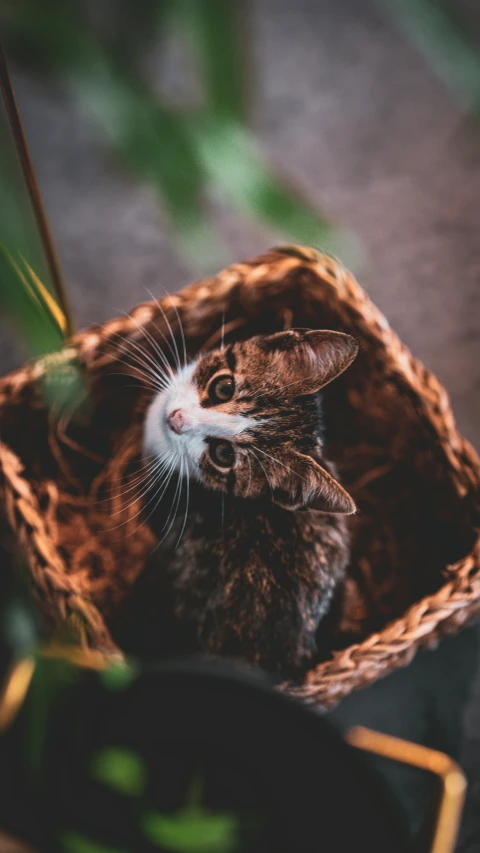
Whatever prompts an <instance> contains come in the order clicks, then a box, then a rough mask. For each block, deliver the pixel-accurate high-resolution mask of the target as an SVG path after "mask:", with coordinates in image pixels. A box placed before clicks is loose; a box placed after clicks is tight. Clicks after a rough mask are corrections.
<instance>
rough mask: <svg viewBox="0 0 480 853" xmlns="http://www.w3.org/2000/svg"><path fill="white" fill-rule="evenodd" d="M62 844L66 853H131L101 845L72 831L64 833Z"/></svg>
mask: <svg viewBox="0 0 480 853" xmlns="http://www.w3.org/2000/svg"><path fill="white" fill-rule="evenodd" d="M61 844H62V850H63V851H64V853H131V851H128V850H120V849H119V848H118V847H110V846H107V845H106V844H100V843H99V842H98V841H93V840H92V839H91V838H86V837H85V836H84V835H80V834H79V833H78V832H71V831H67V832H64V833H62V836H61Z"/></svg>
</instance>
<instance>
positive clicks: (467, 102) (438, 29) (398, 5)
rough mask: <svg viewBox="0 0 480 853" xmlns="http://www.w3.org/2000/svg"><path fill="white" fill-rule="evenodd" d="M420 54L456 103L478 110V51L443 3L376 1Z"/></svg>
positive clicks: (451, 6) (428, 0) (433, 0)
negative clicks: (398, 25) (447, 88)
mask: <svg viewBox="0 0 480 853" xmlns="http://www.w3.org/2000/svg"><path fill="white" fill-rule="evenodd" d="M379 2H380V5H381V6H382V7H383V8H385V9H387V10H388V11H389V12H390V14H391V15H392V16H393V17H394V18H395V20H397V21H398V23H399V24H400V25H401V26H402V27H403V29H404V30H405V32H406V34H407V36H408V37H409V38H410V39H411V40H412V42H413V43H414V44H415V45H416V46H417V47H418V48H419V49H420V50H421V51H422V53H423V54H424V55H425V57H426V58H427V60H428V61H429V63H430V64H431V66H432V68H433V69H434V70H435V72H436V73H437V74H438V76H439V77H440V79H441V80H443V82H444V83H446V85H447V86H448V87H449V89H450V90H451V91H452V93H453V94H454V96H455V98H456V100H457V101H458V102H459V103H460V104H461V105H463V106H464V107H465V108H466V109H467V110H470V111H471V112H475V113H476V112H478V110H479V109H480V51H479V50H478V48H477V47H476V46H475V44H474V42H473V41H472V39H471V36H470V34H469V33H468V31H467V29H466V28H465V27H464V26H463V25H462V24H461V22H460V19H459V17H458V11H459V10H458V7H457V6H456V4H455V3H454V2H451V3H450V4H447V3H446V2H445V0H443V2H441V0H379Z"/></svg>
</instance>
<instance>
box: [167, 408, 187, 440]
mask: <svg viewBox="0 0 480 853" xmlns="http://www.w3.org/2000/svg"><path fill="white" fill-rule="evenodd" d="M167 423H168V426H169V427H170V429H171V430H173V432H176V433H177V435H178V434H179V433H181V431H182V429H183V428H184V427H185V415H184V414H183V412H182V410H181V409H174V410H173V412H170V413H169V414H168V415H167Z"/></svg>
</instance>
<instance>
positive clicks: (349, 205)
mask: <svg viewBox="0 0 480 853" xmlns="http://www.w3.org/2000/svg"><path fill="white" fill-rule="evenodd" d="M467 7H469V8H470V11H471V12H472V10H473V12H472V14H476V16H477V19H478V20H477V22H478V21H480V10H479V11H477V12H476V13H475V6H474V4H472V3H469V4H465V8H467ZM477 8H478V7H477ZM252 9H253V20H252V23H251V33H252V38H253V45H252V54H253V55H252V61H253V65H254V69H255V88H254V90H253V91H252V96H253V99H252V113H253V122H254V126H255V128H256V129H257V131H258V133H259V136H260V138H261V140H262V143H263V146H264V150H265V152H266V154H267V155H268V157H269V158H270V160H271V161H273V162H274V163H275V164H276V165H277V166H278V167H280V169H281V170H282V171H283V172H284V173H285V174H286V175H287V176H289V177H290V178H291V179H293V181H294V182H295V183H296V184H297V185H298V186H299V187H301V188H303V189H304V190H305V191H306V192H307V193H308V194H309V196H310V197H311V198H312V199H313V201H314V202H316V203H317V204H318V205H319V207H320V208H321V209H322V210H324V211H325V212H326V213H327V214H328V215H329V216H330V217H331V218H332V219H333V220H334V221H336V222H338V223H340V224H343V225H346V226H349V227H350V228H351V229H352V230H354V231H355V232H356V233H357V234H359V235H360V237H361V238H362V240H363V242H364V244H365V246H366V248H367V252H368V257H367V261H366V264H365V265H364V269H363V272H362V274H361V276H360V277H361V281H362V283H363V284H364V286H365V287H366V289H367V290H368V292H369V294H370V295H371V297H372V298H373V300H374V301H375V302H376V303H377V304H378V305H379V307H380V308H381V309H382V310H383V311H384V312H385V314H386V315H387V317H388V319H389V320H390V322H391V324H392V326H393V327H394V328H395V329H396V330H397V332H398V333H399V334H400V336H401V338H402V339H403V340H404V341H405V342H406V343H407V344H408V345H409V346H410V347H411V349H412V350H413V352H414V353H415V354H416V355H417V356H418V357H420V358H421V359H422V360H423V361H424V362H425V364H426V365H427V366H428V367H429V368H431V369H432V370H433V371H435V373H436V374H437V375H438V376H439V377H440V378H441V379H442V380H443V381H444V383H445V384H446V386H447V389H448V391H449V392H450V395H451V398H452V401H453V407H454V410H455V412H456V416H457V419H458V422H459V424H460V427H461V429H462V431H463V432H464V434H465V435H467V436H468V437H469V438H470V439H471V440H472V441H473V442H474V443H475V444H476V446H477V447H479V446H480V393H479V386H480V358H479V354H480V324H479V320H480V288H479V286H478V282H479V279H480V240H479V238H478V230H479V225H480V126H479V125H478V124H475V123H474V121H473V120H472V119H468V118H466V117H464V116H462V115H461V113H460V111H459V108H458V107H457V106H456V105H455V103H454V102H453V100H452V99H451V97H450V95H449V93H448V92H447V91H446V90H445V88H444V86H443V85H442V84H441V83H440V82H439V81H438V80H437V78H436V77H435V76H434V74H433V72H432V71H431V69H430V67H429V66H428V65H427V64H426V62H425V61H424V60H423V58H422V57H421V56H420V55H419V54H418V53H417V51H416V50H415V48H414V47H412V46H411V45H410V44H409V42H408V41H407V40H406V39H405V37H404V35H403V33H402V32H401V31H399V30H398V29H396V27H395V26H394V25H393V24H392V23H391V21H390V20H389V19H388V18H387V17H386V15H385V14H384V13H383V12H382V11H381V7H380V5H375V4H374V3H373V2H362V3H358V0H321V2H318V0H296V2H295V4H294V3H292V2H291V0H253V2H252ZM145 62H146V66H147V67H148V68H149V69H151V70H152V69H153V70H154V69H155V68H156V64H157V58H156V57H155V56H152V57H146V58H145ZM167 68H168V69H169V74H170V75H171V85H172V86H175V85H177V83H178V80H177V78H178V76H179V75H178V68H177V66H176V64H175V58H174V57H173V58H172V60H171V61H170V62H169V63H167ZM15 84H16V88H17V95H18V99H19V103H20V107H21V110H22V114H23V118H24V122H25V127H26V131H27V136H28V138H29V140H30V145H31V149H32V154H33V157H34V161H35V165H36V168H37V173H38V178H39V182H40V185H41V189H42V191H43V195H44V200H45V203H46V207H47V211H48V214H49V217H50V222H51V226H52V230H53V232H54V235H55V240H56V244H57V247H58V251H59V255H60V259H61V263H62V267H63V270H64V273H65V277H66V280H67V282H68V285H69V290H70V294H71V299H72V303H73V307H74V313H75V316H76V319H77V321H78V324H79V325H85V324H87V323H90V322H92V321H98V320H104V319H106V318H107V317H109V316H111V315H112V314H115V313H117V312H118V310H126V309H128V308H129V307H130V306H131V305H133V304H134V303H135V302H137V301H140V300H142V299H144V298H146V293H145V287H148V288H151V289H152V290H153V291H155V290H156V288H157V285H162V286H164V287H167V288H169V289H177V288H179V287H181V286H182V285H183V284H185V283H186V282H187V281H188V280H189V278H190V277H191V272H190V271H189V269H188V268H187V266H186V263H185V262H184V261H183V260H182V258H181V257H179V255H178V253H177V251H176V248H175V245H174V241H173V239H172V235H171V232H170V229H169V226H168V222H167V220H166V218H165V217H164V216H163V214H162V213H161V211H160V212H159V210H158V207H157V203H156V201H155V199H154V198H153V195H152V193H151V191H150V190H149V189H148V188H146V187H141V186H139V185H138V184H137V183H135V182H134V181H133V180H132V179H131V178H130V176H129V175H128V174H126V173H125V172H124V171H123V170H122V169H121V168H120V167H119V166H118V164H117V163H116V161H115V160H114V158H113V157H112V156H111V154H109V152H108V149H107V147H106V146H105V145H104V144H103V143H102V140H101V139H100V138H99V137H98V135H97V134H96V132H95V130H94V129H93V128H92V126H91V125H90V122H89V119H88V117H87V116H84V115H81V114H80V113H79V112H78V110H76V108H75V107H73V106H72V105H71V104H69V103H67V102H66V101H65V99H64V98H63V96H62V95H61V93H59V92H58V91H56V90H54V89H53V88H48V87H46V86H45V85H44V84H42V83H40V82H38V81H35V80H33V79H31V77H28V76H26V75H24V74H23V73H21V72H20V71H19V70H18V69H17V73H16V74H15ZM212 210H213V216H214V217H215V219H216V221H217V222H218V224H219V227H220V228H221V231H222V233H223V234H224V235H225V237H226V238H227V239H228V241H229V246H230V254H231V257H230V260H232V261H233V260H238V259H240V258H241V257H243V256H248V255H251V254H254V253H256V252H257V251H261V250H262V249H264V248H265V247H266V246H267V245H268V244H270V243H272V242H275V240H276V237H275V236H274V235H269V234H267V233H266V232H264V231H262V230H261V229H259V228H257V227H255V226H253V225H252V224H251V223H245V222H243V221H241V220H239V219H238V218H236V217H234V216H233V215H230V214H229V213H228V210H227V209H226V208H225V207H224V206H223V205H222V204H220V202H219V201H218V200H215V199H214V200H212ZM18 360H19V355H18V354H15V352H14V351H13V349H12V345H11V341H10V339H9V338H8V336H7V335H3V333H2V339H1V342H0V364H1V368H2V370H6V369H7V368H8V367H11V366H13V365H14V364H15V363H16V362H17V361H18ZM467 735H468V737H469V738H470V741H469V745H468V748H467V751H466V754H467V757H468V760H469V762H470V764H471V765H472V766H474V767H475V768H476V769H475V770H474V772H475V773H477V778H478V779H479V780H480V689H479V691H478V696H477V699H476V700H475V702H474V703H472V705H471V708H470V710H469V714H468V718H467ZM476 738H478V740H476ZM472 791H473V792H476V793H475V796H476V797H477V799H479V800H480V795H479V791H480V781H479V782H477V783H476V784H474V785H473V786H472ZM478 837H479V838H480V833H479V836H478ZM465 849H467V848H465ZM468 850H469V853H473V851H474V850H480V843H479V845H478V847H477V846H469V847H468Z"/></svg>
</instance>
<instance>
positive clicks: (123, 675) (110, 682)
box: [100, 661, 136, 690]
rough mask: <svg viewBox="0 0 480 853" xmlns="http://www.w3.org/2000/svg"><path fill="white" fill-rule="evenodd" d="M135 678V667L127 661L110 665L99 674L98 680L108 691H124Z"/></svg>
mask: <svg viewBox="0 0 480 853" xmlns="http://www.w3.org/2000/svg"><path fill="white" fill-rule="evenodd" d="M135 676H136V667H135V666H134V664H133V663H132V661H129V662H128V663H126V662H125V661H119V662H115V663H112V664H110V666H108V667H107V668H106V669H104V670H103V671H102V672H101V673H100V680H101V681H102V683H103V684H104V685H105V687H106V688H107V689H108V690H125V689H126V688H127V687H129V686H130V684H131V683H132V682H133V680H134V679H135Z"/></svg>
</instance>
